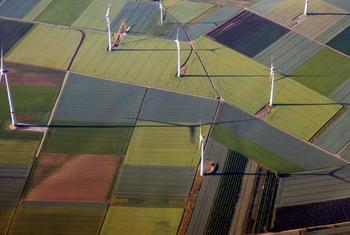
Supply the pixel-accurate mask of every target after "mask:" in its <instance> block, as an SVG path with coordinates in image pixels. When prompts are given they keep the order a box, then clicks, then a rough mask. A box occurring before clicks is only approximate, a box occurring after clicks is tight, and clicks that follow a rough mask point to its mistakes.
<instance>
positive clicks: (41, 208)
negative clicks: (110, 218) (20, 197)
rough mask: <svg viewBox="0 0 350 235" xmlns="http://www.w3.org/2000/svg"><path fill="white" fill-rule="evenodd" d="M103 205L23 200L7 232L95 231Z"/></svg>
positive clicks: (98, 224)
mask: <svg viewBox="0 0 350 235" xmlns="http://www.w3.org/2000/svg"><path fill="white" fill-rule="evenodd" d="M105 207H106V205H105V204H95V203H85V204H84V203H64V204H59V203H54V202H35V203H31V202H25V203H22V205H21V206H20V207H19V208H18V210H17V212H16V214H15V217H14V219H13V223H12V226H11V227H10V229H9V233H10V234H26V235H35V234H40V233H43V234H52V235H59V234H67V233H68V234H77V235H83V234H97V233H98V232H99V229H100V226H101V222H102V219H103V216H104V214H105V210H106V209H105ZM63 218H64V219H63Z"/></svg>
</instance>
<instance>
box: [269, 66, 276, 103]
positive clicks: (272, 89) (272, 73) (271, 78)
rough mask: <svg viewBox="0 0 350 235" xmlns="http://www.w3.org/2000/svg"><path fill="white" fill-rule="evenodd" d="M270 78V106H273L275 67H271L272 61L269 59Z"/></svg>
mask: <svg viewBox="0 0 350 235" xmlns="http://www.w3.org/2000/svg"><path fill="white" fill-rule="evenodd" d="M270 80H271V94H270V103H269V105H270V107H272V106H273V95H274V88H275V68H274V67H273V61H271V68H270Z"/></svg>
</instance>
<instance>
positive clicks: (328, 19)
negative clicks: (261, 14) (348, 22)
mask: <svg viewBox="0 0 350 235" xmlns="http://www.w3.org/2000/svg"><path fill="white" fill-rule="evenodd" d="M303 11H304V2H303V1H295V0H285V1H283V3H282V4H279V5H278V6H277V7H275V8H273V9H272V10H271V11H269V12H267V13H266V14H265V16H266V17H267V18H269V19H271V20H273V21H275V22H277V23H280V24H282V25H284V26H286V27H291V28H293V29H294V30H295V31H297V32H299V33H302V34H305V35H307V36H309V37H312V38H317V37H319V36H320V35H321V34H322V33H323V32H325V31H327V30H328V29H329V28H331V27H332V26H334V25H335V24H337V22H338V21H339V20H341V19H342V18H343V17H344V16H345V15H343V14H345V13H346V11H344V10H343V9H340V8H338V7H336V6H334V5H331V4H329V3H327V2H325V1H322V0H314V1H312V2H310V11H311V14H310V15H308V16H307V17H304V16H303Z"/></svg>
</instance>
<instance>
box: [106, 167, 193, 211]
mask: <svg viewBox="0 0 350 235" xmlns="http://www.w3.org/2000/svg"><path fill="white" fill-rule="evenodd" d="M195 170H196V169H195V168H193V167H169V166H137V165H124V166H123V167H122V169H121V170H120V174H119V176H118V179H117V183H116V187H115V192H114V201H113V205H114V206H129V207H130V206H131V207H133V206H135V207H142V206H144V207H159V208H160V207H163V208H184V207H185V204H186V200H187V198H188V195H189V192H190V190H191V187H192V183H193V178H194V175H195Z"/></svg>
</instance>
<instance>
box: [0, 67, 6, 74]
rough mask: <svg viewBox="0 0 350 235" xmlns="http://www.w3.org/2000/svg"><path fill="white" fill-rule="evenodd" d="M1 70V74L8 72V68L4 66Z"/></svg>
mask: <svg viewBox="0 0 350 235" xmlns="http://www.w3.org/2000/svg"><path fill="white" fill-rule="evenodd" d="M0 72H1V74H4V73H7V72H8V70H7V69H6V68H3V69H2V70H1V71H0Z"/></svg>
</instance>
